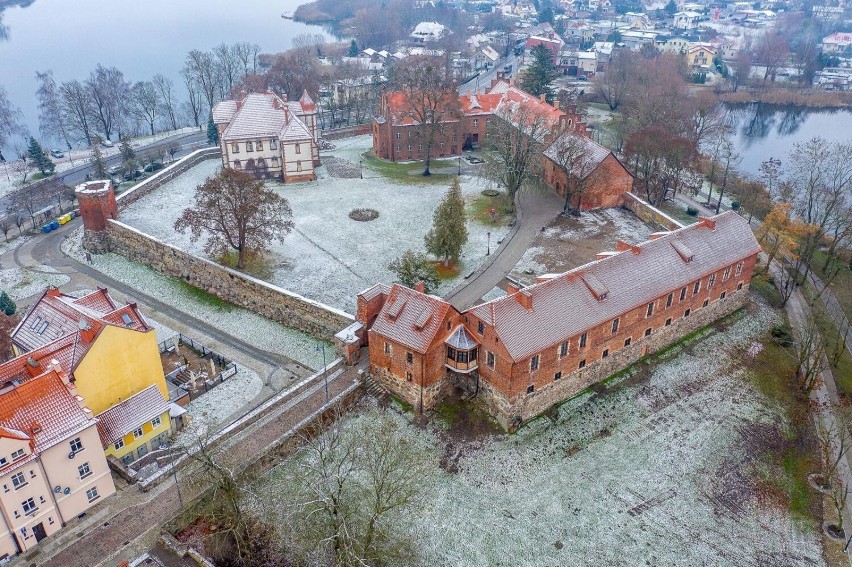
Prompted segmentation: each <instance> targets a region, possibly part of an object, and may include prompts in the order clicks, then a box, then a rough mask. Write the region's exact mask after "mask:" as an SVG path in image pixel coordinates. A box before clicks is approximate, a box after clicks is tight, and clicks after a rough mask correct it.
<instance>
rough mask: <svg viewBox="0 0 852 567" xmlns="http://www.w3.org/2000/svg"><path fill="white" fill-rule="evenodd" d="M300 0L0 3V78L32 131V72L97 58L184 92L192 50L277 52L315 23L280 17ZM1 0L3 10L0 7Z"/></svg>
mask: <svg viewBox="0 0 852 567" xmlns="http://www.w3.org/2000/svg"><path fill="white" fill-rule="evenodd" d="M304 1H305V0H275V1H272V0H254V1H253V2H235V1H233V0H230V1H229V0H178V1H176V0H143V1H135V2H130V1H127V0H123V1H119V0H111V1H104V0H73V1H71V0H35V1H33V0H22V1H21V2H18V3H17V5H12V6H11V7H10V6H8V4H9V3H10V2H9V0H6V2H0V10H2V14H3V23H4V24H5V26H6V27H7V28H8V39H6V40H5V41H3V40H0V85H3V86H4V87H5V88H6V90H7V91H8V93H9V97H10V99H11V100H12V103H13V104H14V105H16V106H18V107H20V109H21V111H22V112H23V113H24V118H25V121H26V125H27V127H28V128H29V129H30V130H31V131H32V132H33V133H36V134H37V133H38V110H37V106H36V100H35V91H36V88H37V85H36V80H35V72H36V71H46V70H48V69H53V73H54V76H55V77H56V81H57V82H61V81H67V80H70V79H80V80H83V79H85V78H86V77H87V76H88V75H89V72H90V71H92V69H94V67H95V66H96V65H97V64H98V63H101V64H103V65H105V66H112V65H114V66H116V67H118V68H119V69H121V70H122V71H123V72H124V76H125V78H126V79H128V80H132V81H138V80H144V79H150V78H151V77H152V76H153V75H154V74H156V73H162V74H163V75H165V76H167V77H169V78H171V79H172V80H174V81H175V83H176V84H177V85H179V88H178V89H177V90H178V92H179V93H180V96H181V98H183V97H184V96H185V95H184V89H183V86H182V81H181V79H180V75H179V73H180V69H181V67H182V66H183V61H184V58H185V56H186V53H187V52H188V51H190V50H191V49H201V50H210V49H211V48H213V47H214V46H216V45H218V44H220V43H222V42H225V43H234V42H238V41H248V42H252V43H256V44H258V45H260V48H261V53H273V52H278V51H284V50H285V49H289V48H290V47H292V39H293V38H294V37H295V36H297V35H299V34H302V33H312V34H316V33H322V34H324V35H326V36H327V37H330V36H328V34H326V33H325V32H324V31H323V29H322V28H321V27H318V26H310V25H306V24H301V23H298V22H294V21H292V20H285V19H283V18H281V14H282V13H284V12H289V13H290V14H292V13H293V12H294V11H295V10H296V8H297V7H298V6H299V4H302V3H304ZM3 6H5V9H4V8H3Z"/></svg>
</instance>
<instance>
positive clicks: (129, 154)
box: [118, 138, 136, 161]
mask: <svg viewBox="0 0 852 567" xmlns="http://www.w3.org/2000/svg"><path fill="white" fill-rule="evenodd" d="M118 151H119V152H121V160H122V161H132V160H134V159H136V152H135V151H134V150H133V147H132V146H131V145H130V140H128V139H127V138H125V139H123V140H122V141H121V143H120V144H119V145H118Z"/></svg>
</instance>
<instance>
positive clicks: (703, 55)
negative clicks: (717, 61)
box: [686, 43, 716, 69]
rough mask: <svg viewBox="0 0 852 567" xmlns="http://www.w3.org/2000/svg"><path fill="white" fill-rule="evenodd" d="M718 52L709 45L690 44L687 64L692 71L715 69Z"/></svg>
mask: <svg viewBox="0 0 852 567" xmlns="http://www.w3.org/2000/svg"><path fill="white" fill-rule="evenodd" d="M714 57H716V52H715V51H714V50H713V48H712V47H711V46H710V45H709V44H704V43H690V44H689V49H688V50H687V52H686V64H687V65H688V66H689V68H690V69H702V68H703V69H713V58H714Z"/></svg>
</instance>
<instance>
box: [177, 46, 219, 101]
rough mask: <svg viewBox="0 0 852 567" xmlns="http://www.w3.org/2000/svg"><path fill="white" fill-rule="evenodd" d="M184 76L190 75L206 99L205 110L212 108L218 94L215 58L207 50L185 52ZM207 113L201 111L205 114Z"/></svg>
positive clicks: (217, 70)
mask: <svg viewBox="0 0 852 567" xmlns="http://www.w3.org/2000/svg"><path fill="white" fill-rule="evenodd" d="M181 72H182V73H183V75H184V77H187V76H189V77H191V79H192V82H193V84H195V85H197V86H198V88H199V89H200V90H201V92H202V93H203V94H204V98H205V99H206V101H207V110H208V111H209V110H212V108H213V105H214V104H216V101H217V100H218V94H219V90H220V88H219V85H220V81H219V67H218V65H216V58H215V57H214V56H213V54H212V53H210V52H208V51H201V50H198V49H193V50H192V51H190V52H189V53H187V54H186V61H185V62H184V66H183V70H182V71H181ZM206 114H207V113H206V112H205V113H203V115H206Z"/></svg>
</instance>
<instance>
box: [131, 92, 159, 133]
mask: <svg viewBox="0 0 852 567" xmlns="http://www.w3.org/2000/svg"><path fill="white" fill-rule="evenodd" d="M159 109H160V98H159V97H158V96H157V89H156V87H154V83H152V82H151V81H139V82H137V83H136V84H135V85H133V88H132V89H131V91H130V111H131V112H132V113H133V116H134V117H136V119H137V120H139V121H140V122H144V123H145V124H147V125H148V129H149V132H151V135H152V136H153V135H154V125H155V124H156V122H157V116H158V112H159Z"/></svg>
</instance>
